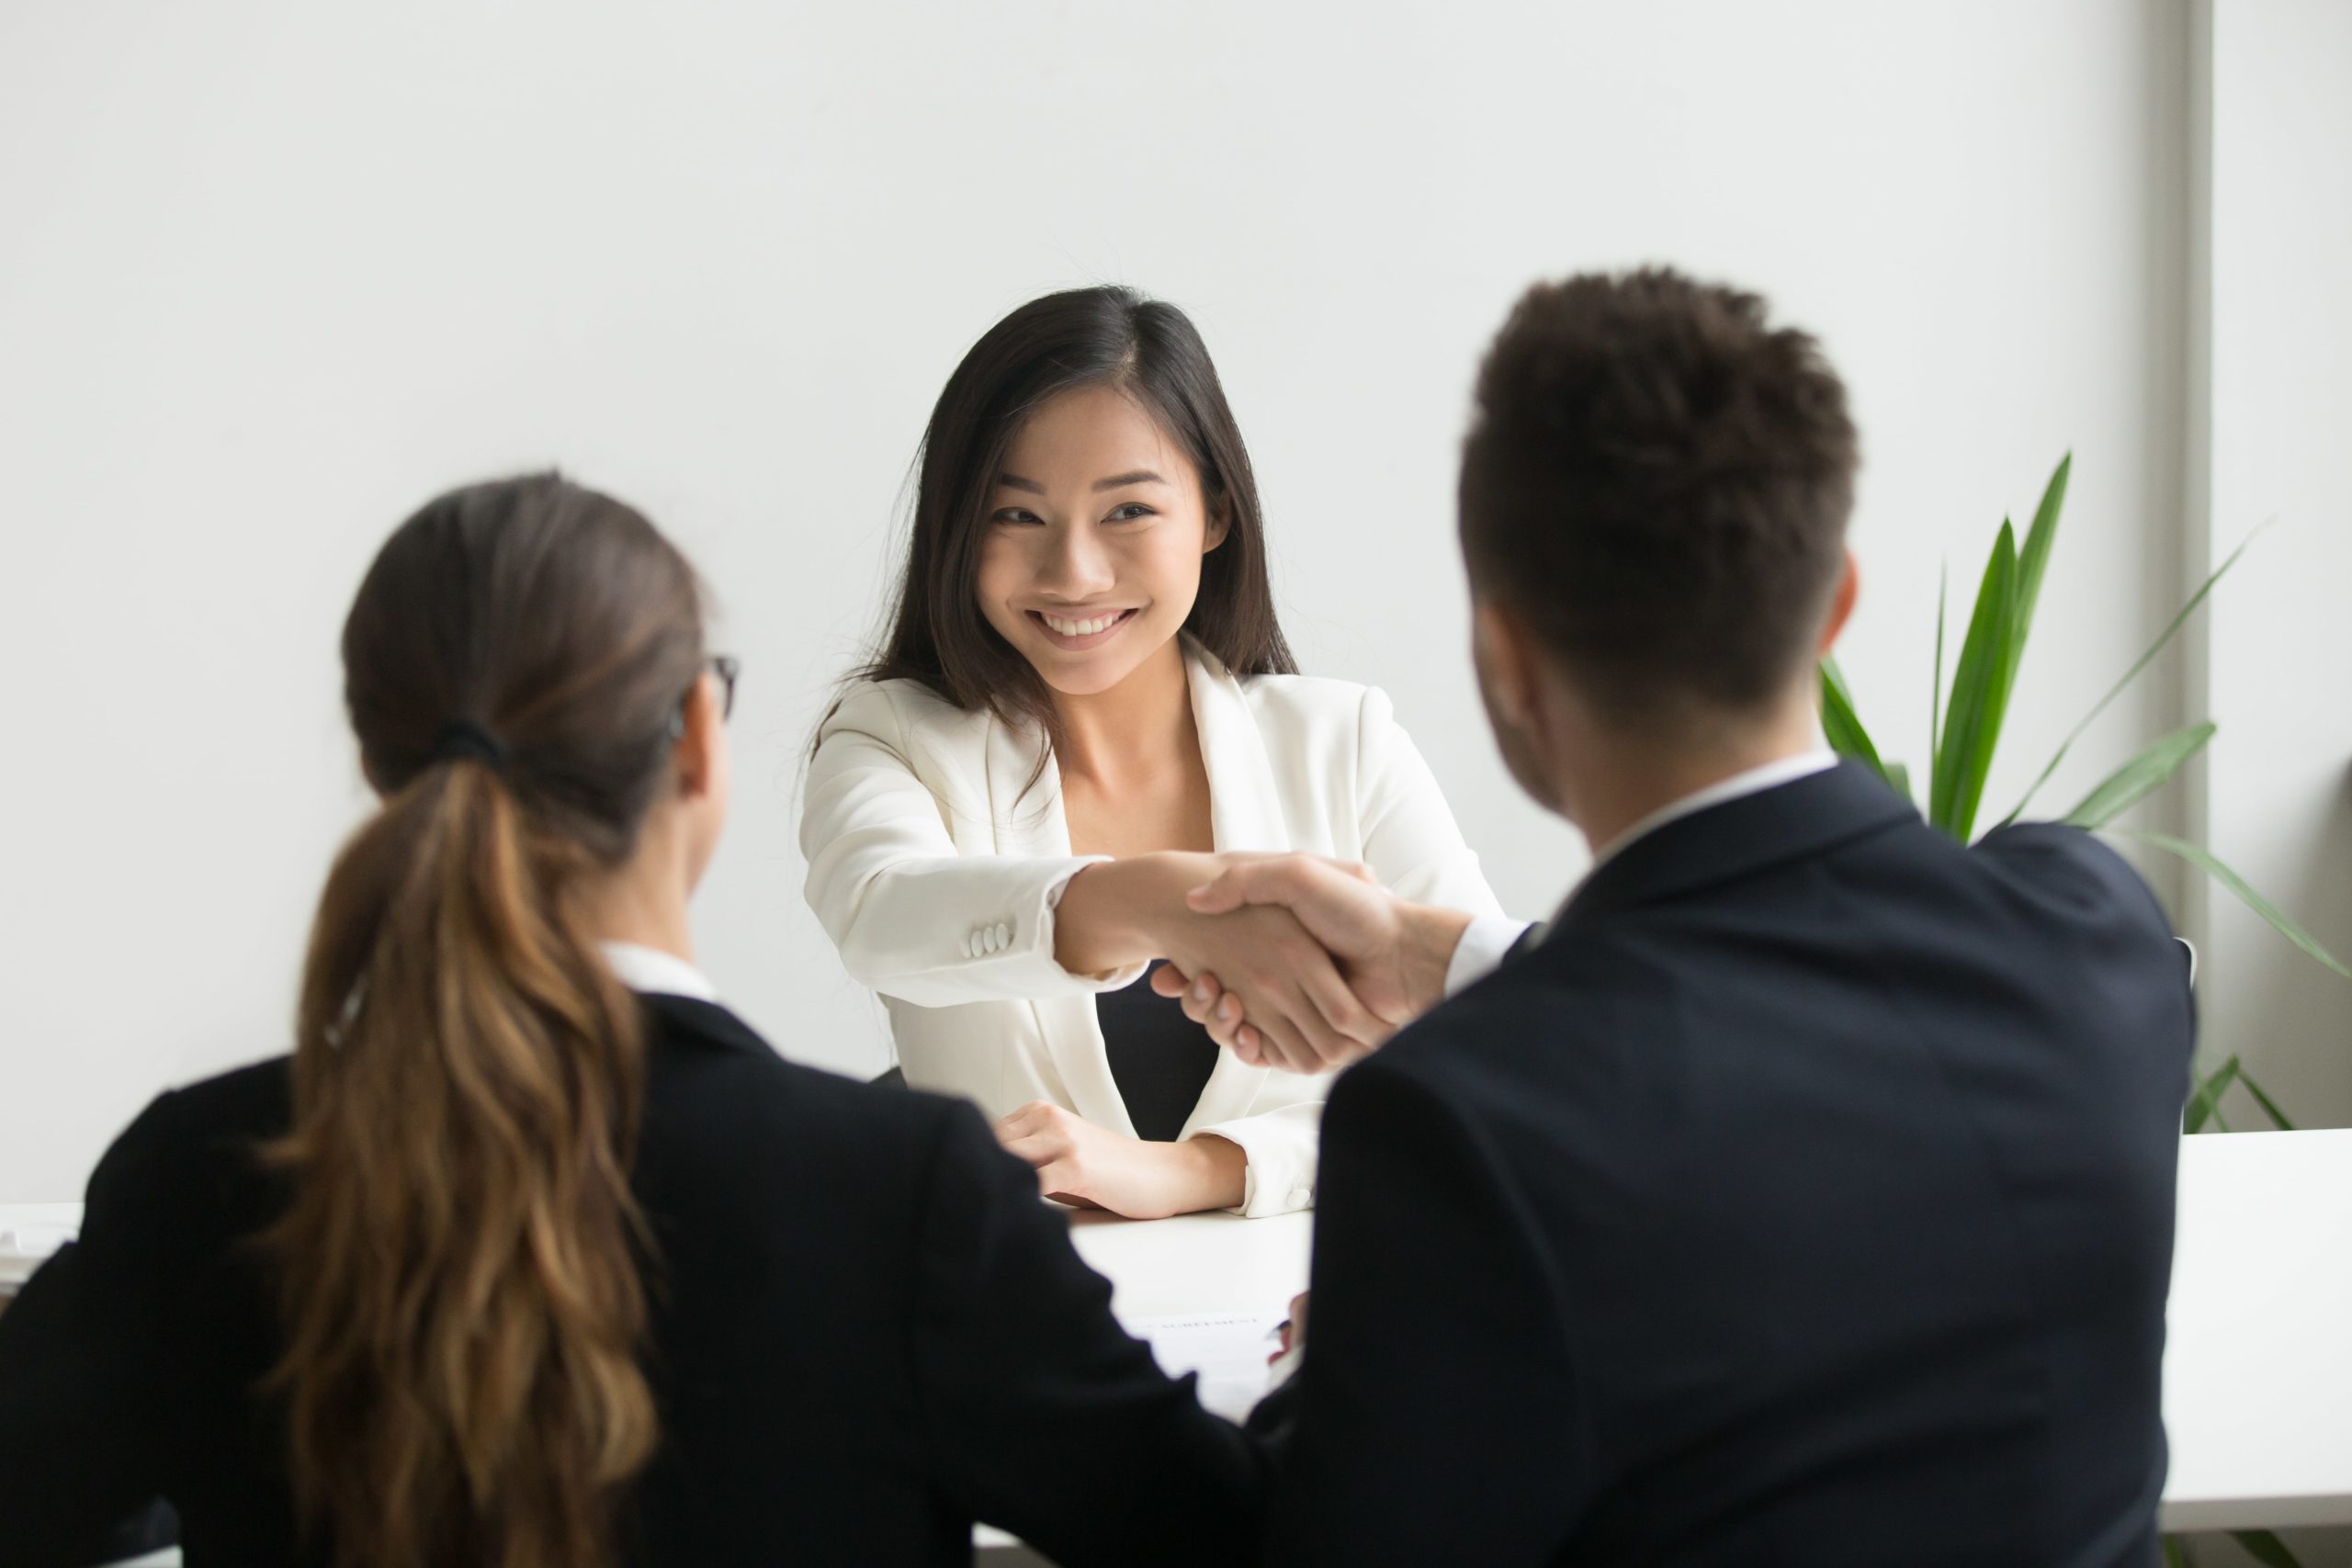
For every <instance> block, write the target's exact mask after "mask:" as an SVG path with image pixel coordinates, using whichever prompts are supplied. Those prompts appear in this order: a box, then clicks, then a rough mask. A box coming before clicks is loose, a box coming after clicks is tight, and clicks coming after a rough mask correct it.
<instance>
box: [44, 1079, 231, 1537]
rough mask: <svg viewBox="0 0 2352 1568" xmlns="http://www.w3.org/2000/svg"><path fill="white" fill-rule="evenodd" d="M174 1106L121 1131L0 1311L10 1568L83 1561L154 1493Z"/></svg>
mask: <svg viewBox="0 0 2352 1568" xmlns="http://www.w3.org/2000/svg"><path fill="white" fill-rule="evenodd" d="M172 1099H173V1097H172V1096H170V1095H165V1096H164V1097H163V1098H162V1099H160V1100H157V1101H155V1103H154V1104H153V1105H152V1106H150V1107H149V1108H148V1109H147V1111H145V1112H144V1113H143V1114H142V1115H141V1117H140V1118H139V1120H138V1121H136V1122H132V1123H131V1125H130V1128H128V1129H127V1130H126V1131H125V1132H124V1133H123V1134H122V1135H121V1136H120V1137H119V1138H118V1139H117V1140H116V1141H115V1143H114V1145H113V1146H112V1147H111V1148H109V1149H108V1150H107V1154H106V1156H105V1157H104V1158H103V1159H101V1160H100V1161H99V1162H98V1168H97V1170H96V1173H94V1174H93V1175H92V1177H91V1178H90V1185H89V1190H88V1193H87V1195H86V1197H87V1206H86V1208H85V1212H84V1215H83V1221H82V1232H81V1236H80V1238H79V1239H78V1240H76V1241H74V1242H72V1243H70V1244H68V1245H67V1246H66V1247H64V1248H62V1250H61V1251H59V1253H58V1254H57V1256H55V1257H54V1258H51V1259H50V1260H49V1261H48V1262H47V1263H45V1264H43V1265H42V1266H41V1268H40V1270H39V1272H37V1273H35V1274H34V1275H33V1277H32V1278H31V1279H30V1280H28V1281H26V1284H25V1287H24V1289H23V1290H22V1291H21V1292H18V1293H17V1298H16V1300H15V1301H14V1302H12V1303H8V1305H7V1308H6V1311H0V1541H5V1542H6V1553H5V1554H6V1557H7V1560H8V1561H9V1562H21V1563H26V1564H28V1565H33V1568H40V1565H42V1564H52V1563H53V1564H64V1563H70V1562H87V1561H93V1560H94V1559H93V1558H92V1557H91V1555H90V1553H91V1551H92V1550H93V1543H96V1542H98V1541H100V1540H103V1539H104V1538H105V1537H106V1536H107V1533H108V1531H109V1530H110V1529H113V1527H115V1526H117V1525H119V1523H120V1522H121V1521H122V1520H123V1519H124V1518H125V1517H127V1516H129V1515H130V1514H131V1513H133V1512H134V1511H136V1510H137V1509H139V1508H140V1507H141V1506H143V1505H145V1504H147V1503H149V1502H151V1501H152V1500H153V1499H154V1498H155V1497H156V1496H157V1495H159V1494H160V1493H161V1492H162V1491H163V1489H164V1455H165V1454H167V1453H168V1452H169V1451H170V1449H169V1431H168V1424H169V1420H170V1416H171V1412H170V1410H169V1408H168V1400H167V1397H166V1396H167V1393H168V1383H169V1379H168V1377H167V1375H166V1371H165V1368H164V1359H165V1351H164V1343H165V1342H166V1340H167V1338H168V1336H169V1331H170V1327H171V1306H170V1303H171V1300H172V1295H171V1291H170V1283H171V1281H172V1280H173V1279H175V1278H176V1277H182V1276H181V1275H180V1274H179V1269H178V1266H177V1265H175V1253H176V1250H177V1248H178V1243H179V1237H178V1236H177V1235H176V1230H175V1227H174V1226H173V1225H172V1224H170V1222H169V1219H168V1217H167V1216H166V1215H165V1214H164V1213H163V1212H162V1210H163V1206H164V1203H165V1202H166V1201H168V1198H169V1195H170V1194H171V1193H173V1192H175V1191H176V1190H179V1189H180V1188H181V1187H182V1186H184V1185H185V1173H184V1172H179V1171H175V1169H174V1168H173V1165H174V1162H173V1161H172V1160H171V1158H170V1157H169V1154H170V1151H169V1140H168V1138H167V1136H166V1128H167V1126H168V1123H169V1119H170V1103H171V1100H172Z"/></svg>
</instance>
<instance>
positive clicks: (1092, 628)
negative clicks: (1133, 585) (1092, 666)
mask: <svg viewBox="0 0 2352 1568" xmlns="http://www.w3.org/2000/svg"><path fill="white" fill-rule="evenodd" d="M1140 613H1141V612H1140V611H1139V610H1137V609H1135V608H1132V607H1131V608H1128V609H1125V610H1104V611H1098V612H1096V613H1095V614H1093V615H1084V616H1069V615H1052V614H1049V613H1047V612H1046V611H1044V610H1032V611H1030V612H1029V613H1028V614H1029V619H1030V622H1031V623H1032V624H1033V625H1035V626H1037V627H1039V628H1040V629H1041V630H1043V631H1044V632H1045V634H1046V641H1047V642H1049V643H1051V644H1052V645H1053V646H1054V647H1056V648H1058V649H1063V650H1065V651H1066V652H1070V653H1081V652H1084V651H1085V650H1086V649H1090V648H1099V647H1100V646H1102V645H1103V643H1106V642H1108V641H1110V640H1111V638H1113V637H1115V636H1117V635H1118V633H1119V629H1120V628H1121V627H1122V626H1125V625H1126V624H1127V623H1128V622H1129V621H1132V620H1134V619H1135V618H1136V615H1139V614H1140Z"/></svg>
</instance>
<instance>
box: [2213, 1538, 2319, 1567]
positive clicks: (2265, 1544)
mask: <svg viewBox="0 0 2352 1568" xmlns="http://www.w3.org/2000/svg"><path fill="white" fill-rule="evenodd" d="M2230 1539H2231V1540H2233V1541H2236V1542H2237V1543H2238V1545H2239V1546H2240V1547H2242V1548H2244V1549H2245V1554H2246V1555H2247V1556H2248V1557H2251V1558H2253V1559H2254V1560H2255V1561H2256V1562H2259V1563H2261V1564H2262V1565H2263V1568H2303V1565H2302V1563H2301V1562H2300V1561H2298V1560H2297V1558H2296V1556H2295V1554H2294V1553H2293V1552H2291V1551H2288V1550H2287V1543H2286V1542H2285V1541H2283V1540H2279V1539H2278V1537H2277V1536H2275V1535H2272V1534H2271V1533H2270V1532H2269V1531H2268V1530H2232V1531H2231V1532H2230Z"/></svg>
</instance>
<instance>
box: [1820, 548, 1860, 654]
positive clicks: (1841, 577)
mask: <svg viewBox="0 0 2352 1568" xmlns="http://www.w3.org/2000/svg"><path fill="white" fill-rule="evenodd" d="M1861 592H1862V569H1861V567H1860V565H1859V564H1857V563H1856V561H1855V559H1854V552H1853V551H1852V550H1851V549H1850V548H1849V549H1848V550H1847V552H1846V566H1845V570H1843V571H1842V572H1840V573H1839V574H1838V587H1837V589H1836V590H1835V591H1834V592H1832V593H1831V594H1830V595H1829V615H1828V618H1827V619H1826V620H1825V621H1823V622H1822V623H1821V642H1820V644H1819V645H1818V646H1817V647H1815V649H1814V650H1813V656H1814V657H1815V659H1816V660H1818V659H1824V658H1826V657H1827V656H1828V653H1829V649H1830V647H1831V645H1832V644H1834V643H1836V642H1837V640H1838V633H1840V632H1842V631H1844V630H1845V629H1846V623H1847V622H1848V621H1849V620H1850V619H1852V618H1853V614H1854V601H1855V600H1856V599H1858V598H1860V596H1861Z"/></svg>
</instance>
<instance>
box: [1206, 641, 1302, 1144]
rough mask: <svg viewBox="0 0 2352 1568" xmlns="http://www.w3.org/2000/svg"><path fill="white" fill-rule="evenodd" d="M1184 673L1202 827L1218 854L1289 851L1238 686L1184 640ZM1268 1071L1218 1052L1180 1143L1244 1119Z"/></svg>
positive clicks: (1274, 787)
mask: <svg viewBox="0 0 2352 1568" xmlns="http://www.w3.org/2000/svg"><path fill="white" fill-rule="evenodd" d="M1184 670H1185V674H1186V676H1187V678H1188V680H1189V682H1190V684H1191V687H1192V697H1193V728H1195V729H1196V730H1197V731H1198V732H1199V734H1200V738H1201V761H1202V762H1203V763H1204V765H1205V766H1206V767H1207V769H1208V775H1209V821H1210V823H1211V825H1212V828H1213V830H1214V831H1215V834H1216V848H1217V849H1218V850H1219V851H1222V852H1231V851H1250V850H1254V851H1263V852H1280V851H1283V850H1287V849H1289V848H1290V847H1291V838H1290V829H1289V827H1288V825H1287V824H1285V823H1284V822H1283V814H1282V795H1281V793H1280V786H1279V784H1277V783H1276V781H1275V778H1274V770H1273V765H1272V763H1271V762H1270V761H1267V758H1266V745H1265V741H1264V739H1262V738H1261V736H1260V735H1259V733H1258V719H1257V716H1256V715H1255V714H1253V713H1251V712H1250V699H1249V698H1248V697H1247V696H1245V695H1244V694H1242V691H1241V682H1238V681H1237V680H1235V679H1234V678H1233V674H1232V672H1231V671H1228V670H1227V669H1226V667H1225V665H1224V664H1223V663H1222V662H1221V661H1220V660H1218V659H1217V657H1216V655H1215V654H1213V653H1211V652H1209V651H1208V649H1204V648H1203V647H1202V646H1201V645H1200V644H1199V643H1197V642H1195V641H1193V638H1192V637H1191V636H1190V635H1189V634H1188V635H1187V636H1186V637H1185V638H1184ZM1266 1073H1267V1069H1266V1068H1264V1067H1253V1066H1250V1064H1249V1063H1247V1062H1244V1061H1243V1060H1242V1059H1241V1058H1240V1057H1238V1056H1237V1055H1234V1054H1233V1053H1232V1052H1230V1051H1220V1052H1218V1053H1217V1058H1216V1066H1215V1067H1214V1068H1212V1069H1211V1070H1210V1073H1209V1081H1208V1082H1207V1083H1206V1084H1204V1086H1202V1089H1201V1099H1200V1103H1199V1104H1197V1105H1195V1106H1194V1107H1193V1114H1192V1115H1191V1116H1190V1117H1189V1118H1187V1119H1186V1121H1185V1122H1184V1129H1183V1132H1182V1134H1180V1135H1182V1136H1185V1137H1189V1136H1191V1135H1192V1134H1193V1130H1194V1129H1196V1128H1200V1127H1213V1126H1215V1125H1216V1124H1217V1123H1218V1122H1230V1121H1232V1120H1234V1119H1235V1118H1236V1117H1240V1116H1246V1115H1248V1114H1249V1113H1250V1102H1251V1101H1252V1100H1256V1099H1257V1097H1258V1090H1259V1089H1260V1087H1261V1085H1263V1084H1264V1083H1265V1081H1266Z"/></svg>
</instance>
